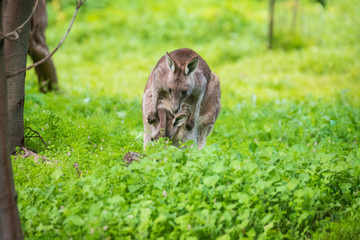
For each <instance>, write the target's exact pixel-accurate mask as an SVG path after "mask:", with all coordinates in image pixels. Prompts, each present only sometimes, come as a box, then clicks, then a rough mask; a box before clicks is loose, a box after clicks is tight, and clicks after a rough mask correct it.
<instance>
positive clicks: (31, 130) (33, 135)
mask: <svg viewBox="0 0 360 240" xmlns="http://www.w3.org/2000/svg"><path fill="white" fill-rule="evenodd" d="M26 128H27V129H29V130H30V131H29V132H28V133H27V134H26V136H25V138H32V137H38V138H40V139H41V141H42V142H43V143H44V145H45V147H46V149H48V147H47V144H46V142H45V140H44V139H43V138H42V137H41V135H40V133H39V132H38V131H35V130H33V129H32V128H30V127H26ZM30 132H32V133H33V134H32V135H31V136H28V135H29V133H30ZM35 135H37V136H35Z"/></svg>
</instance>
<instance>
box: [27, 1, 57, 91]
mask: <svg viewBox="0 0 360 240" xmlns="http://www.w3.org/2000/svg"><path fill="white" fill-rule="evenodd" d="M47 22H48V20H47V14H46V0H39V4H38V6H37V8H36V10H35V12H34V16H33V17H32V19H31V33H30V42H29V55H30V56H31V58H32V60H33V61H34V63H36V62H38V61H40V60H41V59H43V58H45V57H46V56H47V55H49V48H48V46H47V44H46V39H45V30H46V27H47ZM35 71H36V74H37V75H38V79H39V88H40V91H41V92H43V93H45V92H47V91H52V90H56V89H57V87H58V80H57V75H56V69H55V65H54V62H53V60H52V58H51V57H50V58H48V59H47V60H46V61H45V62H44V63H42V64H40V65H39V66H36V67H35Z"/></svg>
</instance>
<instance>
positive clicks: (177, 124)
mask: <svg viewBox="0 0 360 240" xmlns="http://www.w3.org/2000/svg"><path fill="white" fill-rule="evenodd" d="M185 122H186V115H180V116H177V117H176V118H174V120H173V126H174V127H180V126H181V125H183V124H185Z"/></svg>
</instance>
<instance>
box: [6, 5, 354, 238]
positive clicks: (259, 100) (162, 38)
mask: <svg viewBox="0 0 360 240" xmlns="http://www.w3.org/2000/svg"><path fill="white" fill-rule="evenodd" d="M185 2H187V4H184V3H183V2H180V1H179V2H170V1H166V2H165V1H153V2H152V3H151V4H150V3H147V4H145V3H142V2H141V3H140V2H137V1H131V3H130V2H128V1H116V2H115V1H102V2H101V3H100V2H99V3H96V2H91V1H90V2H87V3H86V4H88V5H87V6H85V8H84V9H82V10H83V11H82V10H81V11H82V13H81V14H80V16H79V18H78V19H77V22H76V24H75V27H74V29H73V31H72V32H71V34H70V36H69V39H68V40H67V43H66V44H65V45H64V47H63V48H62V49H60V51H59V52H58V53H57V54H56V55H55V59H54V61H55V63H56V66H57V70H58V74H59V80H60V87H61V91H59V92H57V93H48V94H45V95H44V94H41V93H39V92H38V90H37V83H36V75H35V73H34V72H33V71H31V72H29V74H28V75H27V86H26V106H25V126H26V127H29V128H31V129H33V130H36V131H38V132H39V133H40V135H41V136H42V138H43V139H44V140H45V141H46V143H47V147H45V146H44V144H43V143H42V141H41V140H40V139H39V138H36V137H31V138H26V146H27V147H28V148H31V149H34V150H35V151H36V152H38V153H39V154H40V155H43V156H46V157H47V158H48V159H50V160H47V161H45V162H44V163H40V162H35V161H34V160H33V159H31V158H27V159H22V158H17V159H14V161H13V168H14V177H15V184H16V188H17V192H18V196H19V211H20V215H21V220H22V224H23V229H24V233H25V236H26V237H27V238H28V239H51V238H53V239H156V238H159V239H217V238H218V239H239V238H241V239H282V238H283V239H305V238H315V239H356V238H357V237H358V236H359V234H360V229H359V224H358V223H359V221H360V216H359V214H358V212H359V211H360V193H359V188H360V177H359V176H360V149H359V142H360V136H359V134H360V125H359V124H360V123H359V120H360V99H359V92H360V91H359V89H360V83H359V82H360V81H359V80H360V70H359V69H360V68H359V66H360V62H359V61H360V60H359V58H358V54H359V52H360V49H359V46H358V43H357V40H356V39H357V37H356V36H359V34H360V32H359V31H358V29H357V28H356V26H357V25H356V24H355V23H360V18H359V16H360V14H359V13H360V9H359V8H356V7H352V5H351V2H349V1H342V2H341V3H339V2H337V3H335V2H330V4H329V7H328V9H327V10H323V9H321V8H320V7H318V6H316V5H313V4H310V3H305V5H304V8H303V9H304V10H303V12H302V14H303V15H301V18H300V19H302V24H303V25H302V26H299V28H298V31H299V32H298V33H296V35H295V37H296V38H299V37H301V44H300V45H301V46H300V47H298V45H296V47H294V48H293V49H291V46H292V45H291V44H292V43H291V44H287V43H286V44H287V47H286V49H285V50H282V49H276V50H275V51H270V52H269V51H266V50H265V46H266V44H265V31H263V30H262V28H265V26H266V7H267V5H266V1H244V3H241V4H240V3H239V4H235V3H232V2H231V1H222V2H221V3H217V2H212V3H208V1H197V3H196V4H193V3H191V2H190V1H185ZM205 2H206V3H207V4H205ZM71 4H73V3H71ZM143 4H145V5H143ZM174 4H175V7H174ZM280 6H282V7H283V10H284V6H283V5H280ZM120 9H121V10H120ZM174 9H177V10H176V11H171V10H174ZM48 10H49V13H50V16H49V19H50V22H49V29H48V35H47V36H48V40H49V43H50V46H51V45H55V44H56V43H57V41H58V40H57V39H58V38H60V36H61V34H62V33H63V31H64V30H63V25H65V24H66V23H67V17H68V16H70V15H71V13H72V5H70V2H69V3H60V1H56V0H53V1H51V2H50V4H49V9H48ZM285 10H286V9H285ZM345 10H346V11H345ZM345 12H346V14H345ZM345 15H346V16H345ZM319 16H321V17H319ZM340 18H342V19H343V21H338V19H340ZM164 19H167V20H166V21H165V20H164ZM169 19H172V20H171V21H170V20H169ZM184 19H186V20H187V21H185V22H184V21H183V20H184ZM299 25H300V23H299ZM322 25H326V28H325V27H321V26H322ZM309 29H310V30H311V29H315V30H317V31H310V30H309ZM282 32H286V31H282ZM334 32H336V34H334ZM212 34H213V35H212ZM282 34H284V33H282ZM286 38H287V40H286V41H289V40H288V39H291V37H289V36H286ZM295 40H296V39H295ZM283 41H285V40H284V39H283ZM296 41H298V40H296ZM299 41H300V40H299ZM184 45H185V46H186V47H191V48H193V49H195V50H197V51H198V52H199V53H200V54H201V55H202V56H203V57H204V58H205V59H206V60H207V61H208V63H209V65H210V67H211V68H212V70H213V71H214V72H216V73H218V74H219V77H220V81H221V89H222V109H221V113H220V115H219V118H218V120H217V122H216V125H215V128H214V131H213V133H212V134H211V135H210V137H209V138H208V144H207V146H206V147H205V148H204V149H202V150H197V148H196V146H194V145H193V143H191V142H189V143H186V146H185V147H184V148H183V149H177V148H174V147H172V146H169V144H168V143H166V141H165V140H161V141H160V142H158V143H155V144H154V145H153V146H151V147H150V148H149V149H147V150H146V151H144V150H143V148H142V138H143V127H142V118H141V94H142V92H143V88H144V86H145V82H146V79H147V75H148V74H149V72H150V70H151V68H152V67H153V66H154V65H155V63H156V61H157V60H158V59H159V57H160V56H161V55H162V54H163V53H164V52H165V51H171V50H172V49H174V48H178V47H184ZM279 45H281V43H279ZM288 48H290V49H288ZM28 131H29V129H28V128H27V129H26V130H25V135H26V134H27V133H28ZM28 136H29V135H28ZM128 151H135V152H140V153H143V154H146V155H147V157H145V158H144V159H142V160H141V161H140V162H133V163H132V164H131V165H130V166H129V167H126V166H124V164H123V163H122V158H123V156H124V154H125V153H126V152H128Z"/></svg>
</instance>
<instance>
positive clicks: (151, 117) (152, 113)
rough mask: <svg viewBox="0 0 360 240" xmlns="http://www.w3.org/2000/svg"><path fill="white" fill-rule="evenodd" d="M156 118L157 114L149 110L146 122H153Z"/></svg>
mask: <svg viewBox="0 0 360 240" xmlns="http://www.w3.org/2000/svg"><path fill="white" fill-rule="evenodd" d="M157 119H158V116H157V114H156V113H155V112H151V113H150V114H149V116H148V117H147V120H148V123H149V124H153V123H154V122H156V120H157Z"/></svg>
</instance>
